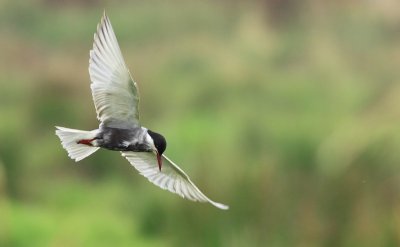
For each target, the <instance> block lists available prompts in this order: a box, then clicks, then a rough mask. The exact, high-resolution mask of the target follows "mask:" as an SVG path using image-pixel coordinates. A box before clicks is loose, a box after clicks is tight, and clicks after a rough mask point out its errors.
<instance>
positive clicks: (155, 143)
mask: <svg viewBox="0 0 400 247" xmlns="http://www.w3.org/2000/svg"><path fill="white" fill-rule="evenodd" d="M89 74H90V79H91V81H92V83H91V84H90V88H91V90H92V96H93V101H94V105H95V108H96V112H97V118H98V119H99V121H100V125H99V128H98V129H95V130H92V131H83V130H75V129H68V128H64V127H56V128H57V130H56V134H57V136H58V137H59V138H60V140H61V144H62V146H63V147H64V149H66V150H67V152H68V155H69V157H70V158H72V159H74V160H75V161H80V160H82V159H84V158H86V157H87V156H89V155H91V154H92V153H94V152H95V151H97V150H98V149H99V148H105V149H109V150H114V151H120V152H121V154H122V156H124V157H125V158H126V159H127V160H128V161H129V163H131V164H132V166H133V167H135V168H136V169H137V170H138V171H139V173H140V174H142V175H143V176H145V177H146V178H147V179H148V180H149V181H150V182H152V183H153V184H155V185H157V186H159V187H160V188H162V189H165V190H168V191H170V192H173V193H176V194H178V195H180V196H182V197H184V198H187V199H189V200H192V201H199V202H209V203H211V204H212V205H214V206H216V207H218V208H220V209H228V206H227V205H224V204H221V203H218V202H214V201H212V200H210V199H209V198H208V197H207V196H205V195H204V194H203V193H202V192H201V191H200V190H199V189H198V188H197V186H196V185H195V184H194V183H193V182H192V181H191V180H190V178H189V176H188V175H187V174H186V173H185V172H184V171H183V170H182V169H181V168H179V167H178V166H177V165H176V164H174V163H173V162H172V161H171V160H170V159H169V158H167V156H165V155H164V154H163V153H164V151H165V149H166V145H167V143H166V140H165V138H164V137H163V136H162V135H161V134H159V133H156V132H154V131H151V130H149V129H147V128H145V127H143V126H141V125H140V122H139V92H138V87H137V84H136V82H135V81H134V80H133V78H132V76H131V74H130V72H129V70H128V69H127V67H126V65H125V61H124V58H123V57H122V53H121V50H120V48H119V45H118V42H117V38H116V36H115V34H114V31H113V28H112V26H111V22H110V20H109V18H108V17H107V15H106V14H105V13H104V15H103V17H102V19H101V21H100V23H99V25H98V26H97V32H96V33H95V35H94V42H93V49H92V50H91V51H90V59H89Z"/></svg>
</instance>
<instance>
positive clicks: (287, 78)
mask: <svg viewBox="0 0 400 247" xmlns="http://www.w3.org/2000/svg"><path fill="white" fill-rule="evenodd" d="M328 2H329V1H318V0H306V1H296V0H263V1H246V2H245V1H211V0H209V1H161V0H150V1H119V2H118V3H109V2H106V1H98V0H90V1H82V0H74V1H62V0H33V1H23V0H14V1H11V0H10V1H7V0H3V1H0V246H30V247H31V246H32V247H34V246H40V247H41V246H57V247H58V246H72V247H74V246H274V247H275V246H276V247H278V246H302V247H309V246H311V247H312V246H332V247H337V246H349V247H355V246H363V247H364V246H367V247H368V246H371V247H376V246H400V168H399V165H400V83H399V82H400V81H399V80H400V79H399V78H400V69H399V68H400V67H399V66H400V2H399V1H397V0H380V1H362V0H352V1H345V0H341V1H330V3H328ZM104 9H106V10H107V13H108V15H109V17H110V19H111V21H112V24H113V26H114V30H115V32H116V35H117V37H118V40H119V43H120V46H121V49H122V52H123V54H124V56H125V60H126V62H127V64H128V67H129V68H130V70H131V72H132V73H133V75H134V78H135V79H136V81H138V83H139V87H140V91H141V97H142V98H141V106H140V108H141V120H142V123H143V125H144V126H146V127H148V128H151V129H153V130H156V131H158V132H160V133H163V134H164V135H165V137H166V138H167V140H168V148H167V151H166V153H167V154H168V156H170V158H172V159H173V160H174V161H176V163H177V164H179V165H180V166H181V167H182V168H183V169H184V170H185V171H186V172H187V173H188V174H190V175H191V177H192V179H193V181H195V182H196V183H197V184H198V186H199V187H200V188H201V189H202V190H203V191H204V192H205V193H206V194H207V195H209V196H210V197H211V198H212V199H214V200H216V201H219V202H223V203H226V204H228V205H230V207H231V208H230V210H229V211H226V212H225V211H221V210H218V209H216V208H214V207H212V206H211V205H207V204H201V203H193V202H190V201H186V200H183V199H181V198H180V197H178V196H176V195H173V194H170V193H167V192H165V191H163V190H160V189H158V188H156V187H155V186H153V185H152V184H150V183H149V182H147V180H146V179H145V178H143V177H142V176H140V175H139V174H138V173H137V172H136V171H135V170H134V168H132V167H131V166H130V165H129V163H128V162H127V161H126V160H125V159H123V158H122V157H121V156H120V155H119V153H117V152H111V151H105V150H101V151H99V152H97V153H96V154H95V155H93V156H90V157H89V158H87V159H85V160H83V161H81V162H79V163H77V164H75V162H74V161H72V160H70V159H69V158H68V156H67V153H66V152H65V150H63V149H62V148H61V145H60V143H59V140H58V138H57V137H56V136H55V134H54V131H55V128H54V126H55V125H60V126H65V127H70V128H79V129H86V130H91V129H94V128H97V125H98V122H97V120H96V114H95V111H94V106H93V103H92V99H91V94H90V88H89V84H90V80H89V75H88V69H87V68H88V57H89V50H90V49H91V46H92V40H93V34H94V32H95V30H96V25H97V23H98V22H99V20H100V18H101V15H102V13H103V10H104Z"/></svg>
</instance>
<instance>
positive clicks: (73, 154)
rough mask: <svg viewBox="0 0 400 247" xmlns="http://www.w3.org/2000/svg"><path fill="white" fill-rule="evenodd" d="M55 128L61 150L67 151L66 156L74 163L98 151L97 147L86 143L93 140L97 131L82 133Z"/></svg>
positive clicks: (81, 131) (82, 131) (80, 131)
mask: <svg viewBox="0 0 400 247" xmlns="http://www.w3.org/2000/svg"><path fill="white" fill-rule="evenodd" d="M56 128H57V130H56V135H57V136H58V137H59V138H60V140H61V144H62V146H63V148H64V149H65V150H67V152H68V156H69V157H70V158H71V159H74V160H75V161H80V160H82V159H84V158H86V157H88V156H89V155H91V154H92V153H94V152H96V151H97V150H98V149H99V147H94V146H91V145H88V144H90V143H89V142H87V141H88V140H91V139H93V138H95V136H96V134H97V130H92V131H84V130H76V129H68V128H64V127H58V126H56ZM82 140H84V142H82Z"/></svg>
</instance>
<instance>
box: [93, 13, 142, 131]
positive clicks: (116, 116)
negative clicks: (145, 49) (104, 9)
mask: <svg viewBox="0 0 400 247" xmlns="http://www.w3.org/2000/svg"><path fill="white" fill-rule="evenodd" d="M89 74H90V79H91V81H92V84H91V85H90V87H91V89H92V95H93V101H94V105H95V107H96V112H97V118H98V119H99V120H100V121H101V123H102V124H103V125H105V126H108V127H118V128H125V127H128V126H129V127H132V126H135V125H139V92H138V88H137V84H136V82H134V81H133V79H132V77H131V75H130V73H129V70H128V69H127V67H126V65H125V62H124V58H123V57H122V54H121V50H120V49H119V46H118V42H117V38H116V37H115V34H114V31H113V28H112V26H111V22H110V20H109V19H108V17H107V15H106V14H105V13H104V15H103V18H102V19H101V22H100V24H99V25H98V26H97V32H96V33H95V34H94V42H93V49H92V50H91V51H90V59H89Z"/></svg>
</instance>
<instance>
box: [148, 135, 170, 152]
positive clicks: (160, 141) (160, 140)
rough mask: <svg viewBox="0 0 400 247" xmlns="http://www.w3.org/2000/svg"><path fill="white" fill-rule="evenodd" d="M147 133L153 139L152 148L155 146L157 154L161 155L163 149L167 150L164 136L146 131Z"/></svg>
mask: <svg viewBox="0 0 400 247" xmlns="http://www.w3.org/2000/svg"><path fill="white" fill-rule="evenodd" d="M147 133H149V135H150V136H151V138H153V142H154V146H156V148H157V151H158V153H159V154H160V155H161V154H162V153H164V151H165V149H166V148H167V141H166V140H165V138H164V136H162V135H160V134H158V133H156V132H154V131H151V130H147Z"/></svg>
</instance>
